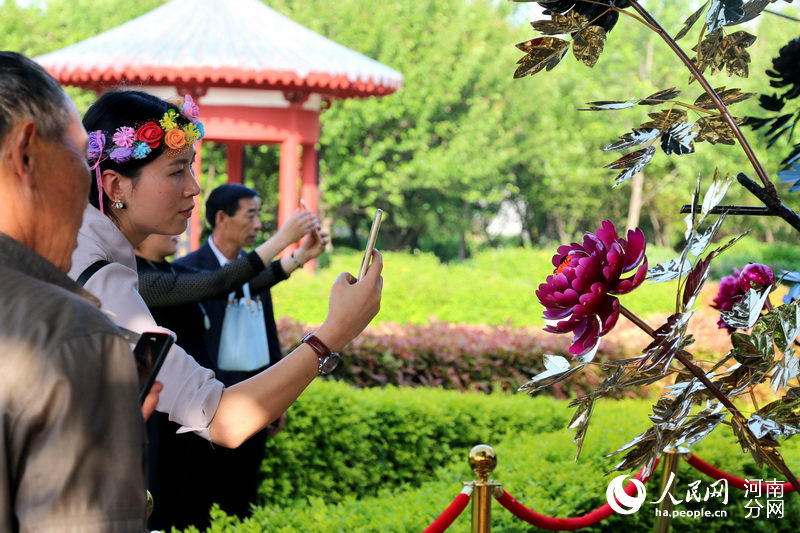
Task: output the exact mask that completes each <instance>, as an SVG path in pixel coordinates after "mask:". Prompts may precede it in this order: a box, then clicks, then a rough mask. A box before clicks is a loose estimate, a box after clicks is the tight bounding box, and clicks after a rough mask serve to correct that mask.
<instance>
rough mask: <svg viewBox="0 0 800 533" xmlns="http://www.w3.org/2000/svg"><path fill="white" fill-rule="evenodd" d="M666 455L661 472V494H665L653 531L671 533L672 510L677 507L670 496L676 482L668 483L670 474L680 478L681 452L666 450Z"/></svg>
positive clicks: (673, 491)
mask: <svg viewBox="0 0 800 533" xmlns="http://www.w3.org/2000/svg"><path fill="white" fill-rule="evenodd" d="M664 455H665V457H664V465H663V467H662V468H663V470H662V472H661V494H663V495H664V499H663V500H661V503H659V504H658V515H657V517H656V521H655V524H654V525H653V533H669V530H670V523H671V522H672V510H673V508H674V507H675V505H674V504H673V503H672V498H670V496H674V495H675V484H676V483H672V484H671V485H670V486H669V488H667V483H669V480H670V477H672V476H671V475H670V474H675V477H674V479H675V480H677V479H678V478H677V474H678V459H679V457H680V454H679V453H678V452H675V451H668V452H664ZM676 482H677V481H676ZM666 490H668V491H669V494H665V492H664V491H666Z"/></svg>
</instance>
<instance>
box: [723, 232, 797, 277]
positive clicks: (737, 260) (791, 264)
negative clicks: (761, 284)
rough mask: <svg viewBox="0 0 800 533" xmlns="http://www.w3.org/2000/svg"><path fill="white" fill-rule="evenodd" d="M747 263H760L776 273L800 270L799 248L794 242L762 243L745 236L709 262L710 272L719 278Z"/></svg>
mask: <svg viewBox="0 0 800 533" xmlns="http://www.w3.org/2000/svg"><path fill="white" fill-rule="evenodd" d="M747 263H761V264H764V265H767V266H768V267H770V268H772V269H773V270H774V271H775V273H776V274H778V273H780V271H781V270H792V271H795V272H798V271H800V249H798V247H797V244H796V243H788V242H778V243H769V244H768V243H764V242H758V241H756V240H755V239H751V238H745V239H742V240H741V241H739V242H738V243H736V245H735V246H733V247H732V248H731V249H730V250H727V251H726V252H725V253H723V254H722V255H720V256H719V258H717V259H715V260H714V262H713V263H711V274H712V275H713V276H714V277H715V278H717V279H719V278H721V277H722V276H727V275H728V274H732V273H733V269H734V268H738V269H741V268H742V267H743V266H745V265H746V264H747Z"/></svg>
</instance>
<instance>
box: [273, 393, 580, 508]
mask: <svg viewBox="0 0 800 533" xmlns="http://www.w3.org/2000/svg"><path fill="white" fill-rule="evenodd" d="M567 416H568V413H567V412H565V411H564V409H561V408H559V407H558V404H557V403H556V402H555V400H552V399H550V398H544V397H543V398H536V399H530V398H527V397H525V396H524V395H521V394H520V395H513V396H509V395H503V394H493V395H489V396H486V395H480V394H466V393H463V394H462V393H455V392H451V391H443V390H437V389H431V388H417V389H402V388H395V387H386V388H383V389H363V390H359V389H356V388H353V387H351V386H349V385H346V384H344V383H340V382H335V381H333V380H326V381H322V380H320V381H319V382H317V383H314V384H313V385H312V386H311V387H309V389H308V390H307V391H306V392H305V393H304V394H303V395H302V396H301V397H300V399H299V400H298V401H297V402H296V403H295V405H294V406H293V407H292V409H291V411H290V412H289V416H288V420H287V424H286V429H285V430H284V431H283V432H282V433H281V434H280V435H278V437H277V438H275V439H270V440H269V441H268V442H267V450H266V454H265V459H264V462H263V464H262V470H263V472H264V474H265V475H264V481H263V483H262V485H261V491H260V495H261V499H262V502H263V503H269V504H274V503H279V502H285V501H286V500H287V499H300V498H302V499H305V498H309V497H324V498H325V499H326V501H328V502H337V501H340V500H341V499H342V498H344V497H345V496H346V495H348V494H352V495H355V496H359V497H361V496H365V495H369V494H375V493H376V492H377V491H378V489H379V488H381V487H386V486H389V487H397V486H402V485H406V484H411V485H419V483H420V482H421V481H424V480H429V479H431V478H432V474H433V472H434V471H435V469H436V468H437V467H439V466H440V465H442V464H444V463H446V462H449V461H451V459H452V458H453V457H459V456H462V457H463V456H464V454H466V452H467V451H468V450H469V449H470V448H471V447H472V446H474V445H475V444H476V443H479V442H493V441H498V440H501V439H503V438H505V435H506V434H508V433H510V432H516V431H525V432H530V433H541V432H543V431H551V430H553V429H555V428H560V427H563V426H564V425H565V424H566V422H567V418H566V417H567Z"/></svg>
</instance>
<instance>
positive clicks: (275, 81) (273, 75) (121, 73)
mask: <svg viewBox="0 0 800 533" xmlns="http://www.w3.org/2000/svg"><path fill="white" fill-rule="evenodd" d="M48 71H49V72H50V74H51V75H52V76H53V77H54V78H56V79H57V80H58V81H59V82H60V83H61V84H63V85H70V86H75V87H81V88H84V89H90V90H94V91H102V90H104V89H107V88H111V87H117V86H120V85H126V86H130V85H154V86H177V87H192V88H201V89H202V88H208V87H226V88H240V89H262V90H280V91H285V92H300V93H319V94H321V95H323V96H324V97H327V98H354V97H355V98H364V97H369V96H385V95H388V94H391V93H393V92H395V91H397V89H399V88H400V85H401V84H399V83H398V84H381V83H377V82H376V81H375V80H372V79H368V80H364V79H356V80H355V81H354V80H351V79H350V78H349V77H348V76H346V75H333V74H329V73H325V72H310V73H308V74H307V75H306V76H304V77H301V76H299V75H298V74H297V73H296V72H291V71H278V70H259V71H255V70H248V69H241V68H235V67H223V68H200V67H180V68H172V67H164V66H149V65H136V66H131V67H127V68H121V67H109V68H106V69H98V68H93V69H86V68H82V67H66V66H65V67H50V68H48Z"/></svg>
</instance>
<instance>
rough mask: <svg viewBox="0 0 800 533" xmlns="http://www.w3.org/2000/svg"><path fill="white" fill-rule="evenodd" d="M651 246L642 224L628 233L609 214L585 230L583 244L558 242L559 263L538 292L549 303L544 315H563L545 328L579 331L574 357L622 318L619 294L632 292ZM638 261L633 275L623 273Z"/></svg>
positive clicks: (586, 350) (572, 348)
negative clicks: (624, 235)
mask: <svg viewBox="0 0 800 533" xmlns="http://www.w3.org/2000/svg"><path fill="white" fill-rule="evenodd" d="M645 246H646V242H645V238H644V233H642V230H640V229H639V228H636V229H635V230H629V231H628V235H627V239H623V238H620V237H619V235H618V234H617V230H616V228H615V227H614V224H612V223H611V222H610V221H608V220H605V221H603V223H602V225H601V227H600V228H599V229H598V230H597V232H596V233H594V234H591V233H587V234H586V235H585V236H584V238H583V244H578V243H572V244H569V245H563V246H560V247H559V248H558V251H557V253H556V254H555V255H554V256H553V265H554V266H555V267H556V269H555V271H554V272H553V274H552V275H550V276H548V277H547V280H546V281H545V282H544V283H542V284H541V285H539V289H538V290H537V291H536V296H537V297H538V298H539V302H540V303H541V304H542V305H543V306H544V307H545V312H544V318H545V319H546V320H549V321H558V322H556V323H550V324H549V325H548V326H547V327H545V328H544V329H545V331H549V332H551V333H570V332H571V333H572V334H573V338H572V345H571V346H570V347H569V352H570V353H571V354H573V358H577V357H580V356H582V355H585V354H587V353H589V352H590V351H592V350H593V349H594V348H595V347H597V345H598V344H599V342H600V337H602V336H603V335H605V334H606V333H608V332H609V331H611V329H612V328H613V327H614V325H615V324H616V323H617V319H618V318H619V300H618V299H617V295H620V294H627V293H629V292H631V291H632V290H633V289H635V288H636V287H638V286H639V285H641V284H642V282H643V281H644V278H645V276H646V275H647V257H645ZM637 265H638V267H639V268H638V270H636V273H635V274H634V275H633V276H629V277H627V278H621V276H622V274H625V273H627V272H630V271H632V270H633V269H635V268H636V267H637Z"/></svg>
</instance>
